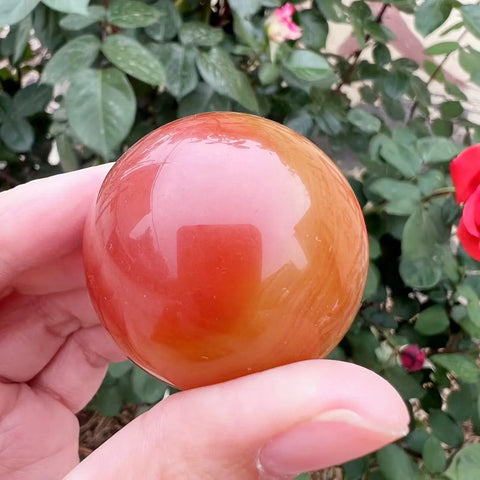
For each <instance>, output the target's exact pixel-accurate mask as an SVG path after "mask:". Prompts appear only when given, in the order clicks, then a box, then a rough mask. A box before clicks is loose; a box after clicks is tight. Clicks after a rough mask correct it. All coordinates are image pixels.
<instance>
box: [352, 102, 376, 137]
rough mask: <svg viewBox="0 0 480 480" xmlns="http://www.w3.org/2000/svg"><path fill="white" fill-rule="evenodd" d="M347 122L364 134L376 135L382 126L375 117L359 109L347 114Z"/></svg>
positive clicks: (353, 109)
mask: <svg viewBox="0 0 480 480" xmlns="http://www.w3.org/2000/svg"><path fill="white" fill-rule="evenodd" d="M347 120H348V121H349V122H350V123H351V124H352V125H355V126H356V127H357V128H358V129H359V130H361V131H362V132H365V133H377V132H378V131H379V130H380V127H381V126H382V122H381V121H380V120H379V119H378V118H377V117H375V115H372V114H371V113H368V112H366V111H365V110H361V109H360V108H352V109H350V110H349V111H348V113H347Z"/></svg>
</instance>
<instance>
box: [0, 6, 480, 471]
mask: <svg viewBox="0 0 480 480" xmlns="http://www.w3.org/2000/svg"><path fill="white" fill-rule="evenodd" d="M280 3H281V2H280V0H248V1H247V0H230V1H229V2H228V3H227V1H225V0H218V1H216V2H210V1H200V0H176V1H169V0H158V1H156V2H154V1H148V0H146V1H138V0H137V1H134V0H132V1H129V0H112V1H109V0H104V1H103V2H101V1H99V0H92V1H90V2H89V0H77V1H75V2H72V1H69V0H42V1H40V0H4V1H3V2H2V5H0V24H4V25H9V27H5V28H4V29H3V30H2V34H1V37H2V38H1V39H0V52H1V55H2V56H3V57H5V60H3V61H2V62H1V64H0V65H1V69H0V85H1V91H0V182H1V183H0V188H1V189H7V188H10V187H13V186H15V185H17V184H19V183H23V182H25V181H28V180H31V179H33V178H37V177H41V176H46V175H51V174H54V173H58V172H61V171H70V170H75V169H78V168H83V167H87V166H90V165H95V164H98V163H102V162H105V161H109V160H112V159H115V158H117V157H118V156H119V154H120V153H121V152H123V151H124V150H125V149H127V148H128V146H130V145H132V144H133V143H134V142H135V141H136V140H138V139H139V138H141V137H142V136H143V135H145V134H146V133H147V132H150V131H151V130H152V129H154V128H156V127H158V126H160V125H162V124H164V123H166V122H168V121H171V120H174V119H176V118H179V117H182V116H185V115H189V114H193V113H198V112H205V111H213V110H236V111H244V112H250V113H255V114H259V115H262V116H266V117H269V118H272V119H274V120H276V121H278V122H281V123H284V124H285V125H288V126H290V127H291V128H293V129H295V130H297V131H298V132H300V133H302V134H303V135H305V136H308V137H310V138H311V139H313V140H314V141H316V142H320V144H321V145H322V146H323V147H324V148H326V149H327V150H328V151H329V153H331V154H332V156H333V157H334V158H335V157H339V156H343V155H344V154H345V152H347V153H348V155H349V156H350V157H353V159H354V161H355V162H358V166H359V168H357V169H356V170H355V172H356V175H355V177H352V178H350V181H351V185H352V187H353V188H354V190H355V192H356V194H357V196H358V199H359V201H360V203H361V205H362V207H363V209H364V214H365V220H366V223H367V226H368V231H369V236H370V258H371V264H370V271H369V277H368V284H367V288H366V291H365V295H364V303H363V305H362V308H361V310H360V312H359V314H358V316H357V318H356V320H355V322H354V324H353V326H352V328H351V330H350V332H349V333H348V334H347V335H346V337H345V338H344V340H343V341H342V343H341V344H340V345H339V346H338V347H337V348H336V349H335V350H334V352H333V353H332V354H331V357H332V358H337V359H348V360H351V361H354V362H355V363H358V364H360V365H364V366H366V367H368V368H370V369H372V370H374V371H376V372H378V373H379V374H380V375H382V376H384V377H385V378H386V379H387V380H389V381H390V382H391V383H392V384H393V385H394V386H395V387H396V388H397V389H398V391H399V392H400V394H401V395H402V396H403V398H404V399H405V402H406V403H407V405H408V406H409V408H410V411H411V418H412V421H411V433H410V434H409V435H408V436H407V437H406V438H404V439H402V440H401V441H399V442H398V443H397V444H396V445H391V446H388V447H386V448H384V449H382V450H381V451H379V452H377V453H375V454H372V455H369V456H367V457H365V458H362V459H359V460H356V461H353V462H350V463H348V464H346V465H344V466H343V472H344V478H345V479H348V480H360V479H371V480H373V479H375V480H382V479H384V480H398V479H402V480H410V479H412V480H413V479H419V478H425V479H428V478H440V477H443V478H448V479H450V480H460V479H467V478H468V479H472V478H476V476H477V475H478V472H479V471H480V446H479V445H470V443H471V442H470V439H471V438H472V436H474V435H479V434H480V373H479V368H478V359H479V345H480V342H479V339H480V300H479V295H480V276H479V264H478V263H477V262H476V261H475V260H472V259H471V258H470V257H469V256H468V255H467V254H466V253H465V252H464V250H463V249H462V247H461V246H460V245H459V244H458V242H457V241H456V237H455V231H456V226H457V225H458V221H459V218H460V216H461V213H462V211H461V208H460V207H459V206H458V205H457V204H456V203H455V199H454V196H453V191H454V190H453V188H452V181H451V178H450V174H449V163H450V161H451V160H452V159H453V158H454V157H455V156H456V155H457V154H458V153H459V152H460V151H461V150H463V149H464V148H465V147H467V146H469V145H471V144H472V143H473V142H475V141H477V139H478V138H480V126H479V125H477V124H476V123H475V122H474V120H473V117H472V116H471V115H469V114H468V112H467V110H466V108H465V107H467V106H468V102H467V97H466V95H465V93H464V92H463V91H462V88H460V87H459V86H458V85H457V84H456V83H454V82H453V81H452V80H451V79H450V77H449V76H448V75H446V74H444V71H443V66H444V65H445V62H446V60H447V59H449V58H451V56H452V55H454V54H458V55H459V59H460V66H461V67H462V68H463V69H464V70H465V72H466V73H468V74H469V75H470V78H471V81H472V82H474V83H477V84H480V67H479V65H480V51H477V50H475V49H474V48H472V47H471V46H469V45H468V44H465V43H464V42H463V41H462V40H463V39H464V38H465V32H469V34H471V35H473V36H476V37H478V38H480V6H478V5H477V4H472V5H462V4H461V3H459V2H454V1H453V0H426V1H422V2H421V3H420V5H417V2H416V1H415V0H392V1H390V2H380V4H378V3H377V4H369V3H367V2H366V1H363V0H359V1H354V2H353V3H352V4H351V5H350V6H349V7H347V6H346V5H345V4H343V3H342V2H341V0H316V1H314V2H309V1H303V2H293V3H296V4H298V5H297V7H298V8H297V12H296V13H295V16H294V21H295V22H296V23H297V24H298V25H300V27H301V28H302V36H301V38H300V39H299V40H298V41H293V40H290V41H284V42H283V41H277V42H276V43H274V42H272V41H270V40H269V38H268V35H267V33H266V30H265V28H264V27H265V19H266V18H267V16H268V15H269V14H270V12H271V9H272V8H275V7H279V6H280ZM372 5H373V6H375V11H376V13H373V11H372V8H373V6H372ZM397 10H400V11H401V12H403V15H404V16H405V17H407V18H412V19H413V21H414V23H415V26H416V29H417V31H418V32H419V33H420V34H421V35H423V36H428V35H429V34H431V33H432V32H436V33H437V34H440V35H442V34H443V33H445V32H446V31H447V30H448V31H455V32H456V38H458V41H440V42H438V43H436V44H434V45H432V46H430V47H429V48H428V49H427V50H426V51H425V52H420V53H421V54H425V55H426V57H425V59H426V60H425V63H424V64H423V65H418V64H417V63H416V61H414V60H413V59H412V58H402V57H398V56H395V55H394V49H393V48H392V42H393V41H394V33H393V32H392V31H391V30H390V28H389V27H388V26H386V25H385V24H384V23H383V20H384V18H385V17H386V14H387V13H389V12H394V11H397ZM452 12H453V13H452ZM453 14H456V15H457V17H458V19H459V20H458V22H457V23H455V24H454V25H453V26H452V27H447V26H445V25H444V24H445V22H446V21H447V19H448V18H449V17H450V16H451V15H452V16H453ZM339 24H346V25H347V26H348V27H349V28H350V29H351V31H352V33H353V36H354V37H355V39H356V41H357V43H358V49H357V50H355V51H353V53H352V54H351V55H349V56H348V57H346V58H345V57H343V56H341V55H339V54H338V52H336V51H329V50H327V47H326V45H327V41H328V40H329V39H331V38H332V35H335V29H336V28H338V26H339ZM270 36H272V35H270ZM277 40H278V39H277ZM428 43H431V41H429V42H428ZM413 53H414V52H413V51H412V55H413ZM421 56H422V55H420V57H421ZM353 98H357V99H358V100H355V101H353V100H352V99H353ZM56 152H58V155H56ZM58 158H59V163H58V162H57V160H58ZM406 346H407V347H406ZM405 347H406V348H405ZM166 394H168V389H167V387H166V386H165V385H163V384H161V383H159V382H157V381H156V380H154V379H152V378H151V377H149V376H147V375H146V374H144V373H143V372H141V371H140V370H139V369H137V368H136V367H134V366H132V365H131V364H129V363H125V364H117V365H112V367H111V368H110V371H109V373H108V375H107V378H106V380H105V382H104V385H103V386H102V388H101V390H100V392H99V394H98V395H97V397H96V398H95V399H94V401H93V402H92V406H93V407H96V408H100V409H101V410H103V411H104V413H105V414H107V415H115V414H116V413H118V411H119V410H120V408H121V405H122V403H123V402H130V403H135V404H138V405H141V406H142V407H141V408H142V409H143V408H148V406H149V405H151V404H153V403H155V402H157V401H159V400H161V399H162V398H163V397H164V396H165V395H166ZM476 474H477V475H476Z"/></svg>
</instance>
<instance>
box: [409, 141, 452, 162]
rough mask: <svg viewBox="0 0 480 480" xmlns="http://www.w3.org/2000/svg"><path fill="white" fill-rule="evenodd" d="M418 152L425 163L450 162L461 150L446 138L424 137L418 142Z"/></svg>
mask: <svg viewBox="0 0 480 480" xmlns="http://www.w3.org/2000/svg"><path fill="white" fill-rule="evenodd" d="M416 146H417V150H418V152H419V154H420V157H421V158H422V160H423V161H424V162H425V163H430V164H432V163H443V162H449V161H450V160H452V159H453V158H454V157H456V156H457V155H458V154H459V153H460V151H461V148H460V147H459V146H458V145H456V144H455V143H454V142H452V141H451V140H450V139H449V138H445V137H424V138H420V139H419V140H418V141H417V145H416Z"/></svg>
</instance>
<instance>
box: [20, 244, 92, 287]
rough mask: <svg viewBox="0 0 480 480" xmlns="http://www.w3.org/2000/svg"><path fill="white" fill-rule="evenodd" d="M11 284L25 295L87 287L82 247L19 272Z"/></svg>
mask: <svg viewBox="0 0 480 480" xmlns="http://www.w3.org/2000/svg"><path fill="white" fill-rule="evenodd" d="M11 286H12V287H13V288H14V289H15V291H16V292H18V293H22V294H24V295H45V294H48V293H55V292H65V291H68V290H76V289H79V288H86V280H85V269H84V266H83V256H82V251H81V250H80V249H78V250H75V251H74V252H72V253H69V254H67V255H65V256H63V257H60V258H58V259H55V260H53V261H48V262H46V263H43V264H41V265H38V266H35V267H33V268H30V269H28V270H26V271H25V272H23V273H21V274H19V275H18V276H17V277H16V278H15V280H14V281H13V282H12V284H11Z"/></svg>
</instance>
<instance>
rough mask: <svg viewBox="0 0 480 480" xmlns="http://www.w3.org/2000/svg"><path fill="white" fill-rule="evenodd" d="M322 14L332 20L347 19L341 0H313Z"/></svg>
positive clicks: (341, 20)
mask: <svg viewBox="0 0 480 480" xmlns="http://www.w3.org/2000/svg"><path fill="white" fill-rule="evenodd" d="M315 3H316V4H317V8H318V9H319V10H320V12H321V13H322V15H323V16H324V17H325V18H326V19H327V20H331V21H332V22H343V21H345V20H346V19H347V17H346V15H345V12H344V9H345V6H344V5H343V4H342V0H315Z"/></svg>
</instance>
